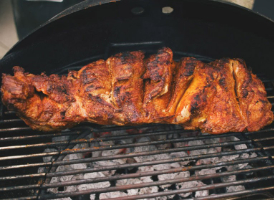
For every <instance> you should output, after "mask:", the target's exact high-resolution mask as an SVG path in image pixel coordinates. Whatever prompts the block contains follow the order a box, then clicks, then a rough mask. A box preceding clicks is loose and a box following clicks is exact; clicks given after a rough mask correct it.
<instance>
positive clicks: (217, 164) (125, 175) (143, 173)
mask: <svg viewBox="0 0 274 200" xmlns="http://www.w3.org/2000/svg"><path fill="white" fill-rule="evenodd" d="M266 159H268V157H266V156H264V157H256V158H248V159H238V160H234V161H228V162H218V163H216V164H210V165H198V166H189V167H180V168H174V169H172V170H170V169H169V170H162V171H152V172H151V171H150V172H139V173H135V174H124V175H119V176H112V177H103V178H97V179H92V180H80V181H75V182H73V181H71V185H74V184H78V183H79V184H82V183H93V182H99V181H106V180H118V179H125V178H136V177H141V176H153V175H159V174H167V173H176V172H182V171H190V170H199V169H207V168H214V167H220V166H228V165H235V164H241V163H247V162H249V163H252V162H258V161H263V160H266ZM273 166H274V165H273ZM273 166H267V167H269V169H272V168H273ZM267 167H265V169H268V168H267ZM93 169H96V168H93ZM97 170H100V171H102V169H101V168H100V169H97ZM81 172H82V171H81ZM88 172H90V171H88ZM75 174H78V172H77V171H74V170H73V171H71V173H70V174H69V175H75ZM45 175H46V177H49V178H50V177H55V176H62V175H64V174H55V173H49V174H46V173H40V174H28V175H21V176H6V177H0V180H2V181H4V180H14V179H21V178H29V177H31V178H32V177H42V176H45ZM66 175H67V174H66ZM50 185H54V184H50ZM66 185H67V184H66ZM44 186H45V187H46V186H47V184H45V185H44ZM53 187H57V186H56V185H54V186H53Z"/></svg>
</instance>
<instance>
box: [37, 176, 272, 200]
mask: <svg viewBox="0 0 274 200" xmlns="http://www.w3.org/2000/svg"><path fill="white" fill-rule="evenodd" d="M210 176H212V175H210ZM215 176H217V174H215ZM205 177H207V178H208V177H209V176H207V175H205ZM269 179H274V175H272V176H265V177H260V178H251V179H247V180H241V181H233V182H227V183H217V184H213V185H205V186H199V187H193V188H186V189H177V190H172V191H166V192H157V193H151V194H143V195H137V196H135V195H134V196H127V197H119V198H113V200H114V199H117V200H118V199H121V200H128V199H144V198H153V197H158V196H167V195H172V194H180V193H187V192H194V191H199V190H209V189H214V188H221V187H227V186H232V185H241V184H245V183H254V182H259V181H266V180H269ZM174 180H175V179H173V180H171V181H169V180H165V181H155V182H149V183H142V184H135V185H130V187H128V185H124V186H115V187H109V188H100V189H90V190H84V191H81V192H69V193H63V194H62V193H58V194H50V195H44V196H43V198H46V199H52V198H61V197H73V196H78V195H83V194H91V193H96V192H100V193H102V192H110V191H118V190H122V191H123V190H126V189H132V188H141V187H150V186H154V185H164V184H168V183H172V181H174ZM193 180H196V177H193ZM177 181H178V182H182V181H184V179H177ZM38 199H41V198H39V197H38Z"/></svg>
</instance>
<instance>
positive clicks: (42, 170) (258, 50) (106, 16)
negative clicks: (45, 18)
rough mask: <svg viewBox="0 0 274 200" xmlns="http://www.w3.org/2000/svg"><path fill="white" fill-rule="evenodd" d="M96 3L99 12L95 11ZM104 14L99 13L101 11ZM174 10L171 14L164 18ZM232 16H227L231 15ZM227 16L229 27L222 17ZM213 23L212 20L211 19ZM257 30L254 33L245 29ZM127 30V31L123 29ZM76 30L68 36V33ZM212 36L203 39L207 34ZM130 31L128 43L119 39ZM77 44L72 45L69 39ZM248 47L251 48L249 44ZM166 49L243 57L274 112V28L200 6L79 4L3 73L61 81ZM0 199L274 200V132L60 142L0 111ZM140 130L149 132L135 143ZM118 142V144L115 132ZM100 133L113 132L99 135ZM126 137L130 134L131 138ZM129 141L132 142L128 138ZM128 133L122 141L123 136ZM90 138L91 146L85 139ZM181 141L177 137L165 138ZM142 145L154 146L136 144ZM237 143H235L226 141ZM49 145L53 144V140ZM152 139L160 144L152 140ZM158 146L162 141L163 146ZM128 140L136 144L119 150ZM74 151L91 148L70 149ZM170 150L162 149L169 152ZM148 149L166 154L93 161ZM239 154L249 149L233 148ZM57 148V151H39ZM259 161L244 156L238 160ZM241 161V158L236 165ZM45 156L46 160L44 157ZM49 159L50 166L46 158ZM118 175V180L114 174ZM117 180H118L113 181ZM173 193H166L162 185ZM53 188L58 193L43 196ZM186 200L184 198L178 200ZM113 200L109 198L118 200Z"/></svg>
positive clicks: (2, 64)
mask: <svg viewBox="0 0 274 200" xmlns="http://www.w3.org/2000/svg"><path fill="white" fill-rule="evenodd" d="M101 4H102V5H101ZM99 5H100V6H99ZM165 6H170V7H172V8H174V11H173V12H172V13H169V14H166V13H165V14H164V13H162V12H161V10H162V8H163V7H165ZM231 13H233V16H232V15H231ZM228 15H231V16H230V18H229V19H227V16H228ZM216 16H217V17H216ZM251 20H252V21H253V24H250V23H249V22H250V21H251ZM121 22H123V23H121ZM72 27H74V28H72ZM205 30H206V31H209V34H206V33H204V31H205ZM125 32H127V33H128V34H126V35H125V34H122V33H125ZM72 38H73V39H72ZM251 41H252V42H251ZM163 46H168V47H170V48H171V49H172V50H173V51H174V59H175V60H178V59H179V58H181V57H183V56H194V57H196V58H198V59H200V60H202V61H204V62H209V61H212V60H213V59H216V58H221V57H224V56H228V57H240V58H244V59H245V60H246V61H247V64H248V66H251V67H252V69H253V71H254V72H255V73H256V74H257V75H258V76H259V78H260V79H261V80H262V81H263V82H264V84H265V86H266V90H267V93H268V99H269V100H270V102H271V103H272V105H273V104H274V88H273V82H274V79H273V76H272V74H273V73H272V72H273V63H274V57H273V56H272V55H273V49H274V25H273V22H272V21H270V20H268V19H266V18H264V17H262V16H259V15H257V14H254V13H253V12H252V11H249V10H245V9H243V8H240V7H237V6H233V5H230V4H224V3H220V2H218V1H199V0H191V1H188V0H181V1H178V0H169V1H168V2H167V1H165V0H159V1H157V3H156V2H155V1H137V0H128V1H122V2H115V3H114V2H112V3H109V1H107V0H105V1H91V0H87V1H85V2H83V3H80V4H78V5H76V6H74V7H72V8H70V9H68V10H66V11H64V12H63V13H61V14H60V15H58V16H56V17H55V18H53V19H51V20H50V21H49V22H48V23H46V24H45V25H43V26H41V27H40V28H39V29H38V30H36V31H34V32H33V33H32V34H30V35H29V36H27V37H26V38H25V39H23V40H22V41H20V42H19V43H17V44H16V45H15V46H14V47H13V48H12V49H11V50H10V52H8V53H7V55H6V56H5V57H4V58H3V59H2V60H1V61H0V69H1V71H2V72H5V73H11V67H12V66H14V65H20V66H22V67H24V68H25V69H26V71H29V72H32V73H40V72H41V71H46V72H47V73H49V74H50V73H58V74H65V73H67V71H68V70H71V69H73V70H77V69H79V68H80V67H82V66H83V65H85V64H87V63H89V62H92V61H94V60H97V59H100V58H103V59H105V58H107V57H109V56H110V55H113V54H114V53H117V52H122V51H132V50H144V51H145V52H146V54H152V53H155V52H156V51H157V50H158V49H159V48H161V47H163ZM0 127H1V128H0V199H1V200H3V199H20V200H23V199H58V198H60V199H62V198H64V199H65V198H66V197H70V198H71V199H73V200H76V199H77V200H78V199H90V194H94V198H95V199H98V198H99V197H100V194H103V193H109V192H112V191H113V192H115V191H120V192H125V193H126V192H127V190H129V189H134V188H135V189H138V188H146V187H154V186H155V187H157V188H158V190H157V192H155V193H148V194H142V195H140V194H139V195H138V196H134V195H133V196H123V197H117V198H116V199H137V198H138V199H150V198H152V199H153V198H157V199H160V198H161V197H167V199H193V198H195V199H204V198H206V199H250V198H253V199H271V198H273V197H274V184H273V179H274V163H273V158H274V157H273V156H274V145H273V144H274V143H273V141H274V136H273V132H274V127H273V124H272V125H270V126H268V127H265V128H264V129H262V130H260V131H257V132H244V133H227V134H222V135H205V134H201V133H200V132H197V131H185V130H183V129H182V128H181V127H178V126H173V125H163V124H150V125H144V126H138V127H126V126H125V127H116V126H99V125H94V124H81V125H79V126H77V127H75V128H72V129H69V130H68V129H67V130H64V131H62V132H57V133H43V132H37V131H33V130H31V129H30V128H29V127H27V126H26V125H25V124H24V123H23V121H22V120H20V119H19V118H17V117H16V115H15V113H14V112H11V111H8V110H6V108H5V107H4V106H3V105H2V104H1V105H0ZM140 129H145V130H147V131H146V132H144V133H142V134H140V133H137V132H138V131H139V130H140ZM115 131H116V132H117V131H118V132H119V131H120V132H122V133H123V134H120V135H115V134H113V133H114V132H115ZM105 132H111V133H110V134H108V135H105ZM127 132H131V134H129V133H127ZM132 132H133V133H132ZM126 133H127V134H126ZM91 134H92V135H93V137H88V136H90V135H91ZM169 135H177V136H178V137H176V138H175V137H171V138H170V137H169ZM140 137H149V138H154V140H152V141H138V138H140ZM229 137H235V138H237V140H233V141H232V140H231V141H229V140H225V138H229ZM54 138H55V139H56V138H59V139H58V140H54ZM155 138H156V139H155ZM159 138H160V139H159ZM126 139H131V140H133V141H134V142H132V143H123V142H122V141H124V140H126ZM209 139H215V140H216V139H219V140H220V142H219V143H207V144H206V145H193V146H181V147H178V146H176V145H174V144H176V143H191V142H193V141H197V140H200V141H203V140H209ZM108 141H114V142H115V143H114V144H115V145H101V146H92V145H91V144H93V143H94V142H99V143H100V142H101V143H104V142H106V143H107V142H108ZM77 144H88V145H89V147H85V148H75V145H77ZM167 144H168V145H167ZM149 145H154V146H157V145H167V146H168V147H167V148H165V149H158V150H153V151H144V152H126V151H123V153H119V154H115V155H112V156H109V155H108V156H99V157H94V156H92V155H93V154H96V152H101V151H107V150H113V151H114V150H116V149H129V148H137V147H143V146H149ZM235 145H245V146H246V148H244V149H236V148H235V147H236V146H235ZM218 147H221V148H222V151H221V152H215V153H205V154H199V155H192V154H191V153H189V154H188V152H191V151H198V150H201V149H205V150H206V151H207V150H209V149H210V148H218ZM46 149H55V151H45V150H46ZM181 151H184V152H187V154H188V155H186V156H184V157H176V158H169V159H158V160H151V161H145V162H127V163H123V164H120V165H115V166H104V167H99V168H98V167H97V168H96V167H87V168H84V169H74V170H70V171H58V167H60V166H66V165H72V164H81V163H86V164H89V165H90V164H91V163H95V162H98V161H107V160H108V161H109V160H110V161H111V160H115V159H124V158H128V160H130V158H135V157H140V156H151V155H159V154H163V153H166V154H171V153H174V152H181ZM76 153H81V155H85V156H84V157H83V158H78V159H74V160H66V159H65V157H66V156H68V155H72V154H76ZM252 153H255V154H256V157H251V156H250V157H248V158H243V157H241V156H242V155H243V154H245V155H247V154H248V155H251V154H252ZM237 155H238V157H237ZM49 156H50V157H49ZM224 156H236V157H237V159H233V160H226V161H221V160H220V161H219V162H216V163H209V164H199V165H198V164H197V162H198V161H199V160H202V159H210V158H222V157H224ZM45 158H47V159H45ZM186 161H187V164H186V165H185V166H181V167H175V168H170V169H163V170H154V171H138V170H137V169H139V168H140V167H145V166H154V165H158V164H168V163H169V164H170V163H176V162H186ZM245 163H248V165H249V168H243V169H234V170H225V168H226V167H229V166H234V165H241V164H245ZM216 167H218V170H217V171H216V172H217V173H214V174H206V175H197V174H196V172H197V171H199V170H204V169H211V168H216ZM111 170H112V171H113V170H114V171H115V173H114V174H112V175H111V176H108V177H107V176H105V177H97V178H93V179H83V178H82V179H81V178H80V179H77V180H68V181H64V182H53V181H52V179H53V178H55V177H63V176H69V175H77V174H87V173H92V172H102V171H111ZM116 172H117V173H116ZM118 172H119V173H118ZM180 172H189V174H190V175H189V176H188V177H184V178H181V177H175V178H173V179H170V180H159V178H158V177H159V175H162V174H173V173H180ZM231 175H235V176H236V180H233V181H228V182H223V181H222V179H223V177H227V176H231ZM146 176H150V177H151V179H152V180H153V181H152V182H143V183H137V184H129V185H118V184H117V182H118V181H119V180H122V179H132V178H137V179H138V178H140V177H146ZM106 181H107V182H109V183H110V186H109V187H107V188H93V189H92V188H89V189H87V190H82V191H71V192H66V191H65V188H66V187H68V186H73V185H76V186H79V185H81V184H93V183H98V182H106ZM189 181H199V182H201V183H203V184H202V185H199V186H194V187H188V188H187V187H186V188H176V187H175V185H176V184H178V183H185V182H189ZM164 184H169V185H170V188H169V189H168V190H164V189H163V188H161V185H164ZM238 185H242V186H244V188H245V189H244V190H240V191H234V192H227V190H226V188H228V187H230V186H238ZM53 188H55V189H56V191H57V192H49V191H50V189H53ZM203 190H206V191H208V194H209V196H207V197H201V196H200V197H197V196H196V192H197V191H203ZM182 193H190V195H188V196H186V197H185V198H184V197H182V196H181V195H180V194H182ZM114 198H115V197H114Z"/></svg>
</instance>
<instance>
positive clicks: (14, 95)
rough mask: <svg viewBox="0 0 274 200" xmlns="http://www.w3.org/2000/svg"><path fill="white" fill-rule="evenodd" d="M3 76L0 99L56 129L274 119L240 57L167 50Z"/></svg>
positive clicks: (227, 128) (214, 126)
mask: <svg viewBox="0 0 274 200" xmlns="http://www.w3.org/2000/svg"><path fill="white" fill-rule="evenodd" d="M13 69H14V76H11V75H8V74H2V86H1V92H2V101H3V103H4V105H6V106H7V108H8V109H9V110H15V111H16V112H17V114H18V116H19V117H21V118H22V119H23V120H24V121H25V123H26V124H27V125H29V126H30V127H31V128H33V129H37V130H41V131H56V130H61V129H65V128H69V127H72V126H74V125H76V124H78V123H81V122H92V123H97V124H103V125H109V124H116V125H121V126H122V125H138V124H144V123H168V124H180V125H182V126H183V127H184V128H185V129H190V130H195V129H200V130H201V131H202V132H208V133H212V134H220V133H226V132H242V131H245V130H248V131H257V130H259V129H261V128H263V127H264V126H266V125H269V124H270V123H272V121H273V113H272V111H271V104H270V102H269V101H268V99H267V96H266V91H265V87H264V85H263V83H262V81H261V80H259V79H258V78H257V76H256V75H254V74H252V72H251V71H250V70H248V69H247V67H246V65H245V63H244V61H242V60H240V59H221V60H216V61H214V62H212V63H203V62H201V61H199V60H197V59H195V58H191V57H185V58H182V59H181V60H180V62H178V63H176V62H174V60H173V52H172V51H171V49H169V48H163V49H161V50H159V51H158V53H157V54H155V55H151V56H150V57H149V58H145V56H144V53H143V52H141V51H134V52H126V53H119V54H116V55H114V56H112V57H110V58H108V59H107V60H106V61H104V60H98V61H95V62H93V63H90V64H88V65H86V66H84V67H83V68H81V69H80V70H79V71H70V72H69V73H68V75H67V76H58V75H56V74H53V75H50V76H47V75H45V74H43V73H42V74H41V75H33V74H29V73H26V72H24V69H23V68H21V67H18V66H16V67H14V68H13Z"/></svg>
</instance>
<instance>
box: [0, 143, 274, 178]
mask: <svg viewBox="0 0 274 200" xmlns="http://www.w3.org/2000/svg"><path fill="white" fill-rule="evenodd" d="M272 147H273V149H274V146H272ZM261 150H262V148H251V149H244V150H237V151H232V152H231V151H227V152H225V151H224V152H220V153H212V154H204V155H197V156H186V157H183V158H176V159H167V160H161V161H150V162H145V163H133V164H131V165H120V166H119V167H118V168H117V166H113V167H102V168H100V169H101V170H102V171H103V170H112V169H120V168H126V167H132V166H134V167H139V166H146V165H155V164H161V163H171V162H179V161H186V160H196V159H203V158H212V157H218V156H226V155H236V154H240V153H249V152H256V151H261ZM154 152H155V151H154ZM143 155H147V152H144V153H138V154H136V153H135V155H132V154H130V155H124V157H123V158H129V157H137V156H143ZM149 155H152V154H149ZM111 159H113V156H112V158H111ZM114 159H117V158H114ZM100 160H102V158H87V159H77V160H71V161H66V162H65V161H56V162H53V163H51V162H43V163H31V164H25V165H12V166H4V167H0V170H8V169H18V168H26V167H40V166H48V165H51V164H52V165H55V166H56V165H67V164H77V163H85V162H94V161H100ZM103 160H106V159H103ZM81 171H82V172H84V170H81ZM96 171H98V170H96ZM56 173H57V172H56Z"/></svg>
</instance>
